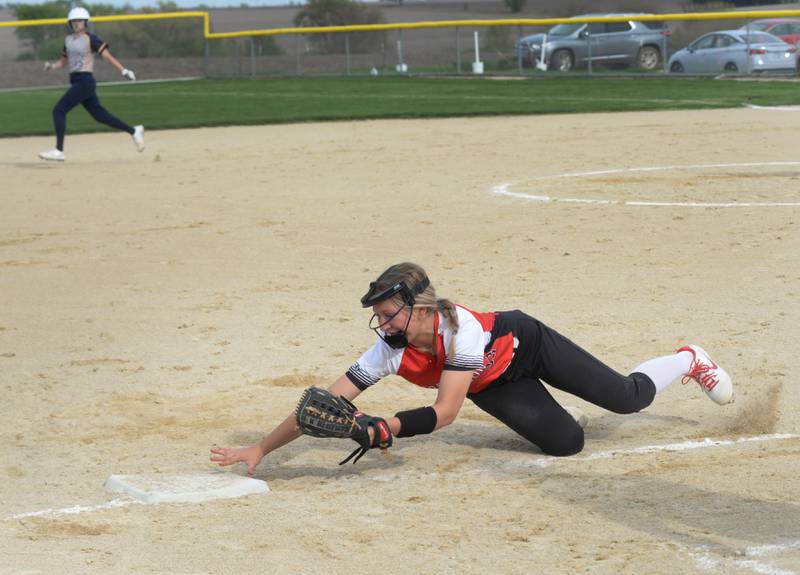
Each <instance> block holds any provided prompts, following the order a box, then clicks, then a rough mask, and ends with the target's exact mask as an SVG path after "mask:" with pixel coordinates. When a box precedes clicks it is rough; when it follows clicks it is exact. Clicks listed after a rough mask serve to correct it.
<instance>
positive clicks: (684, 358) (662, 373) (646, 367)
mask: <svg viewBox="0 0 800 575" xmlns="http://www.w3.org/2000/svg"><path fill="white" fill-rule="evenodd" d="M693 360H694V354H693V353H692V352H690V351H682V352H680V353H674V354H672V355H665V356H662V357H656V358H653V359H648V360H647V361H645V362H644V363H642V364H640V365H637V366H636V367H634V368H633V371H635V372H638V373H643V374H645V375H646V376H648V377H649V378H650V379H652V380H653V383H654V384H656V393H658V392H660V391H663V390H664V388H665V387H667V386H668V385H669V384H670V383H672V382H673V381H675V380H676V379H678V378H679V377H682V376H684V375H686V374H687V373H688V372H689V369H690V368H691V366H692V361H693Z"/></svg>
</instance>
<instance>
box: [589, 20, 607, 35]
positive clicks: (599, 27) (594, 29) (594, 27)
mask: <svg viewBox="0 0 800 575" xmlns="http://www.w3.org/2000/svg"><path fill="white" fill-rule="evenodd" d="M605 31H606V23H605V22H590V23H589V34H603V33H605Z"/></svg>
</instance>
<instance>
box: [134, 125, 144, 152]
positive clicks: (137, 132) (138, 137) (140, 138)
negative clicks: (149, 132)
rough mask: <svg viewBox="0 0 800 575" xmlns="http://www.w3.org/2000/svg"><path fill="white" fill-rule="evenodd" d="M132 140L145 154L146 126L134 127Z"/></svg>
mask: <svg viewBox="0 0 800 575" xmlns="http://www.w3.org/2000/svg"><path fill="white" fill-rule="evenodd" d="M132 138H133V142H134V143H135V144H136V149H137V150H139V151H140V152H144V126H134V127H133V136H132Z"/></svg>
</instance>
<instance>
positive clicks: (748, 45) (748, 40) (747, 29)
mask: <svg viewBox="0 0 800 575" xmlns="http://www.w3.org/2000/svg"><path fill="white" fill-rule="evenodd" d="M744 33H745V34H746V38H747V47H746V50H747V51H746V52H745V54H747V60H745V62H747V63H746V64H745V68H744V69H745V74H748V75H749V74H750V20H748V21H747V28H745V32H744Z"/></svg>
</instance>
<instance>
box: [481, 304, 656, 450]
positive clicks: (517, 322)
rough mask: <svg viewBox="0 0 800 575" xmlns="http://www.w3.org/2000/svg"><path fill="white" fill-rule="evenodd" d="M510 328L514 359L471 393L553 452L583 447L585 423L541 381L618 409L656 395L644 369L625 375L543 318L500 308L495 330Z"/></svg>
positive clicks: (632, 408) (643, 402) (639, 404)
mask: <svg viewBox="0 0 800 575" xmlns="http://www.w3.org/2000/svg"><path fill="white" fill-rule="evenodd" d="M509 331H510V332H512V333H513V334H514V336H515V337H516V338H517V339H518V340H519V345H518V347H517V351H516V353H515V354H514V359H513V360H512V362H511V365H509V367H508V369H507V370H506V371H505V372H504V373H503V375H501V376H500V377H499V378H498V379H497V380H496V381H494V382H492V383H491V384H490V385H489V386H488V387H486V388H485V389H483V390H481V391H479V392H478V393H474V394H472V393H471V394H469V395H468V396H467V397H469V398H470V399H471V400H472V401H473V402H474V403H475V405H477V406H478V407H480V408H481V409H482V410H484V411H485V412H487V413H489V414H490V415H493V416H494V417H496V418H497V419H499V420H500V421H502V422H503V423H505V424H506V425H508V426H509V427H510V428H511V429H513V430H514V431H516V432H517V433H519V434H520V435H521V436H523V437H524V438H525V439H527V440H528V441H530V442H531V443H534V444H535V445H537V446H539V448H541V450H542V451H544V452H545V453H547V454H549V455H572V454H575V453H578V452H579V451H581V449H583V429H581V427H580V426H579V425H578V424H577V423H576V422H575V420H574V419H573V418H572V416H570V415H569V413H567V412H566V411H565V410H564V408H562V407H561V406H560V405H559V404H558V403H557V402H556V400H555V399H553V396H552V395H550V392H548V391H547V389H546V388H545V386H544V385H543V384H542V382H543V381H544V382H546V383H548V384H550V385H552V386H553V387H555V388H557V389H560V390H562V391H566V392H567V393H571V394H573V395H576V396H578V397H580V398H581V399H583V400H585V401H588V402H590V403H593V404H595V405H599V406H600V407H603V408H605V409H608V410H610V411H613V412H616V413H633V412H636V411H639V410H641V409H644V408H645V407H647V406H648V405H650V403H651V402H652V401H653V398H654V397H655V393H656V387H655V385H654V384H653V381H652V380H651V379H650V378H649V377H648V376H646V375H645V374H643V373H632V374H630V375H629V376H624V375H622V374H620V373H617V372H616V371H614V370H613V369H611V368H610V367H608V366H607V365H606V364H604V363H603V362H601V361H600V360H598V359H596V358H595V357H593V356H592V355H591V354H589V353H588V352H586V351H585V350H583V349H582V348H581V347H579V346H578V345H576V344H574V343H573V342H571V341H570V340H569V339H567V338H566V337H564V336H563V335H561V334H560V333H558V332H557V331H555V330H554V329H551V328H549V327H548V326H546V325H545V324H543V323H542V322H540V321H538V320H536V319H534V318H532V317H530V316H528V315H526V314H524V313H522V312H519V311H513V312H502V313H500V314H499V315H498V316H497V318H496V320H495V326H494V328H493V329H492V332H493V333H492V335H493V336H499V335H502V334H503V333H508V332H509Z"/></svg>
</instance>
